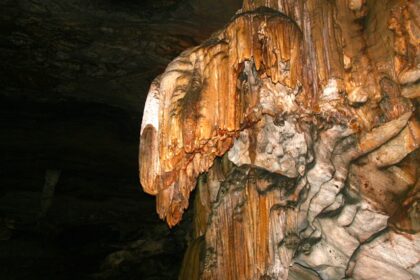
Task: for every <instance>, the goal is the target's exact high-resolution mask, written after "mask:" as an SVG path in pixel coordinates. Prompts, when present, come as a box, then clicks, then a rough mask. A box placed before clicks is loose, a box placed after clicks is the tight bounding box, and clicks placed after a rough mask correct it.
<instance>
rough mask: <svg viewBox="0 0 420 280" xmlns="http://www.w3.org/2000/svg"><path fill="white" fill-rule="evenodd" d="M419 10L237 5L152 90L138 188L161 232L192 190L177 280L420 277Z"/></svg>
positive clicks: (406, 1) (395, 5) (340, 1)
mask: <svg viewBox="0 0 420 280" xmlns="http://www.w3.org/2000/svg"><path fill="white" fill-rule="evenodd" d="M419 9H420V6H419V3H418V1H410V0H400V1H397V0H387V1H384V3H382V4H380V3H378V2H377V1H369V0H368V1H363V0H360V1H353V0H337V1H335V2H334V1H325V0H308V1H303V0H302V1H292V0H278V1H277V0H276V1H271V0H268V1H262V0H261V1H259V0H256V1H251V0H249V1H248V0H245V1H244V4H243V8H242V10H240V11H238V12H237V14H236V15H235V16H234V17H233V19H232V21H231V22H230V23H229V24H228V25H227V26H226V28H225V29H224V30H221V31H219V32H217V33H216V34H214V35H213V36H212V37H211V38H210V39H208V40H207V41H205V42H204V43H203V44H202V45H200V46H198V47H195V48H192V49H189V50H187V51H185V52H184V53H182V54H181V55H180V56H179V57H178V58H177V59H175V60H174V61H173V62H171V64H169V65H168V67H167V69H166V70H165V72H164V73H163V74H162V75H161V76H159V77H158V78H156V80H155V81H154V82H153V84H152V86H151V89H150V92H149V96H148V99H147V103H146V107H145V113H144V116H143V123H142V127H141V142H140V177H141V183H142V186H143V188H144V190H145V191H146V192H148V193H150V194H153V195H156V196H157V212H158V213H159V215H160V217H161V218H162V219H166V221H167V223H168V224H169V226H174V225H176V224H177V223H178V222H179V221H180V219H181V218H182V213H183V211H184V209H186V208H187V207H188V204H189V196H190V193H191V191H192V190H193V189H194V188H196V187H197V195H196V198H195V203H194V209H195V218H194V238H195V241H193V242H192V243H191V245H190V248H189V250H188V252H187V254H186V256H185V259H184V266H183V270H182V273H181V276H180V279H344V278H349V279H376V278H377V277H380V279H391V278H392V279H394V278H400V279H416V278H417V277H420V265H419V263H418V256H419V252H420V247H419V235H418V232H419V225H418V217H419V214H418V213H419V211H418V205H419V204H418V203H419V195H418V194H419V191H418V186H419V184H418V183H417V182H418V179H417V178H418V176H417V174H418V171H419V170H418V167H419V158H418V152H417V148H418V146H419V144H420V126H419V124H418V110H417V109H418V101H419V100H418V96H419V93H418V83H419V79H420V76H419V73H420V70H419V68H418V67H419V65H420V64H419V57H420V53H419V38H420V33H419V30H420V24H419V20H418V11H419ZM393 254H399V256H400V255H401V259H396V258H395V256H394V255H393ZM398 258H400V257H398ZM299 275H300V276H299ZM379 275H380V276H379ZM296 277H306V278H296ZM387 277H388V278H387ZM410 277H411V278H410Z"/></svg>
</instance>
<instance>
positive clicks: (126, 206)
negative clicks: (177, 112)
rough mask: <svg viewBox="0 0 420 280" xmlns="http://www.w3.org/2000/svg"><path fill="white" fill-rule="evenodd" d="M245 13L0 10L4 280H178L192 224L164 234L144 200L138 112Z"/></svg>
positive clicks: (74, 6)
mask: <svg viewBox="0 0 420 280" xmlns="http://www.w3.org/2000/svg"><path fill="white" fill-rule="evenodd" d="M240 2H241V1H240V0H228V1H223V0H218V1H216V0H147V1H144V0H143V1H142V0H124V1H117V0H13V1H12V0H10V1H9V0H0V30H1V36H0V61H1V63H0V279H2V280H3V279H4V280H7V279H95V278H96V279H176V275H177V273H178V270H179V266H180V262H181V261H182V255H183V252H184V251H185V246H186V243H187V241H188V231H189V220H190V219H191V217H190V216H191V214H187V215H186V216H185V218H184V222H183V223H182V224H181V225H180V226H178V227H176V228H175V229H172V230H169V229H168V228H167V226H166V225H165V224H164V223H163V222H162V221H160V220H159V219H158V217H157V215H156V214H155V205H154V203H155V202H154V198H153V197H151V196H148V195H146V194H144V193H143V191H142V190H141V187H140V185H139V183H138V171H137V169H138V168H137V162H138V161H137V156H138V144H139V143H138V138H139V127H140V123H141V115H142V110H143V106H144V102H145V99H146V95H147V90H148V87H149V85H150V82H151V81H152V80H153V78H154V77H155V76H157V75H158V74H159V73H161V72H162V71H164V69H165V66H166V65H167V64H168V63H169V62H170V61H171V60H172V59H173V58H174V57H175V56H177V55H178V54H179V53H180V52H181V51H183V50H185V49H186V48H188V47H191V46H194V45H197V44H199V43H200V42H201V41H202V40H204V39H206V38H207V37H208V36H209V35H210V34H211V33H212V32H214V31H215V30H217V29H219V28H221V27H223V25H225V24H226V23H227V22H228V21H229V18H230V17H231V16H232V15H234V13H235V11H236V10H238V9H239V8H240V5H241V3H240ZM47 170H59V171H60V172H61V173H60V177H59V180H58V183H57V185H56V186H55V192H54V196H53V197H52V199H51V200H50V203H51V205H50V207H49V208H48V210H47V211H46V213H45V214H44V215H41V214H40V213H41V207H42V201H43V200H42V194H43V188H44V184H45V174H46V172H47Z"/></svg>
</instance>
